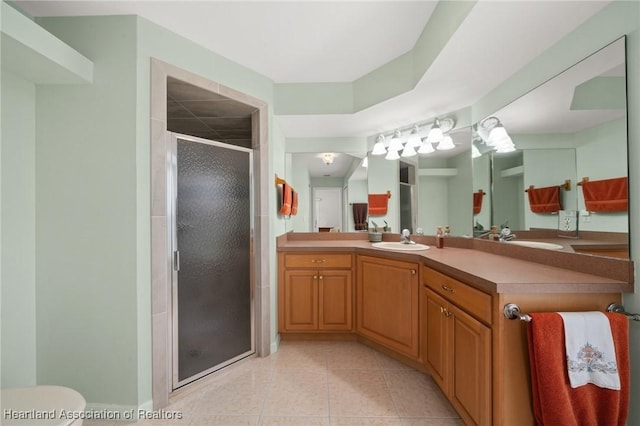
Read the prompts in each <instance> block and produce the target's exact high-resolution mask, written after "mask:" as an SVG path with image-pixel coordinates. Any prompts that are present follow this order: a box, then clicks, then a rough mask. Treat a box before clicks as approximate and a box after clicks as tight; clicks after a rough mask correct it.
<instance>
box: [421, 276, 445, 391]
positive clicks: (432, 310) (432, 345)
mask: <svg viewBox="0 0 640 426" xmlns="http://www.w3.org/2000/svg"><path fill="white" fill-rule="evenodd" d="M422 291H423V292H424V293H423V294H424V298H423V300H424V304H423V307H424V310H425V322H426V324H423V325H424V326H425V328H426V330H425V339H424V341H425V344H424V347H423V350H424V352H423V357H424V363H425V366H426V367H427V370H428V371H429V372H430V373H431V377H432V378H433V381H434V382H436V384H437V385H438V386H440V389H442V392H443V393H444V394H445V395H447V394H448V393H449V386H448V385H449V383H448V382H449V380H448V377H449V371H450V369H451V367H450V360H451V352H450V349H449V334H450V331H449V328H450V325H451V321H449V318H448V317H447V315H449V313H448V312H449V311H448V310H447V306H448V304H447V302H446V300H444V299H443V298H442V297H440V296H438V295H437V294H436V293H434V292H433V291H431V290H429V289H426V288H425V289H423V290H422Z"/></svg>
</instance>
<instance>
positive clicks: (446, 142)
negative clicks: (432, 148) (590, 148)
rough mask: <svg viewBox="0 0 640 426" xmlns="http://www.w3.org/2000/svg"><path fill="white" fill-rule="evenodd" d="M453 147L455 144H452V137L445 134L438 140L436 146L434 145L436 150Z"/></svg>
mask: <svg viewBox="0 0 640 426" xmlns="http://www.w3.org/2000/svg"><path fill="white" fill-rule="evenodd" d="M455 147H456V146H455V145H454V144H453V139H452V138H451V136H449V135H445V136H444V137H443V138H442V140H441V141H440V143H439V144H438V146H436V149H437V150H438V151H446V150H448V149H453V148H455Z"/></svg>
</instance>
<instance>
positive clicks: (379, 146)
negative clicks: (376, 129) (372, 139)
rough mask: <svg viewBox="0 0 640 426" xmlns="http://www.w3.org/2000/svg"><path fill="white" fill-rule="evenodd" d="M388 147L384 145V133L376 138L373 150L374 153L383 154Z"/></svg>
mask: <svg viewBox="0 0 640 426" xmlns="http://www.w3.org/2000/svg"><path fill="white" fill-rule="evenodd" d="M386 153H387V149H386V148H385V147H384V135H378V138H377V139H376V144H375V145H373V151H371V154H372V155H382V154H386Z"/></svg>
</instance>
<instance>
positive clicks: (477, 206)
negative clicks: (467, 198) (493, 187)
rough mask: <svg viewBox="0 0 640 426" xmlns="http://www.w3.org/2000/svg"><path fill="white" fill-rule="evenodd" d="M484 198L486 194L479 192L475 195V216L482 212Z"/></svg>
mask: <svg viewBox="0 0 640 426" xmlns="http://www.w3.org/2000/svg"><path fill="white" fill-rule="evenodd" d="M483 198H484V192H482V191H478V192H474V193H473V214H478V213H480V210H482V199H483Z"/></svg>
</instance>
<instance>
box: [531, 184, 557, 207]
mask: <svg viewBox="0 0 640 426" xmlns="http://www.w3.org/2000/svg"><path fill="white" fill-rule="evenodd" d="M527 194H529V207H530V208H531V211H532V212H533V213H554V212H557V211H558V210H562V205H561V204H560V186H558V185H556V186H547V187H545V188H529V189H528V190H527Z"/></svg>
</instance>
